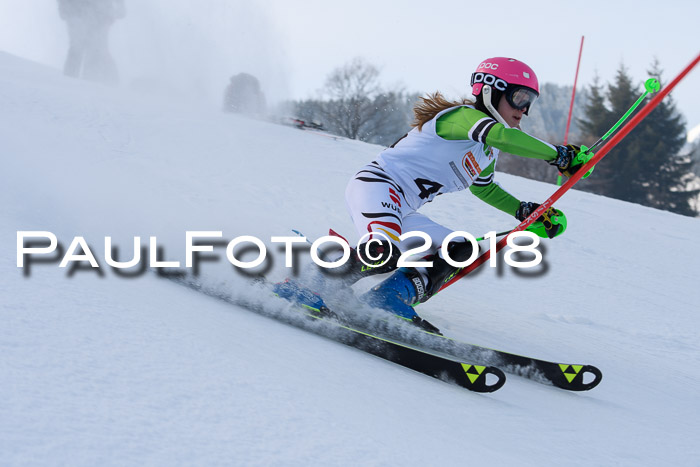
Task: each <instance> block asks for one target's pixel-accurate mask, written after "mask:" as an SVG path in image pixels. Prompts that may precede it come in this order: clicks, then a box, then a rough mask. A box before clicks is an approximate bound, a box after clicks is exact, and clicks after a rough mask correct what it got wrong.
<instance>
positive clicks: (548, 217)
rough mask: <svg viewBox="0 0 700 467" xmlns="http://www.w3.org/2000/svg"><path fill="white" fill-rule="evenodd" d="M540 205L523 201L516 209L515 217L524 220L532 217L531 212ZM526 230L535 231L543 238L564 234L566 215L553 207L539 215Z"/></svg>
mask: <svg viewBox="0 0 700 467" xmlns="http://www.w3.org/2000/svg"><path fill="white" fill-rule="evenodd" d="M539 207H540V205H539V204H538V203H532V202H526V201H521V202H520V207H519V208H518V210H517V211H515V218H516V219H518V220H519V221H520V222H522V221H524V220H525V219H527V218H528V217H530V214H532V213H533V212H535V210H536V209H537V208H539ZM526 230H529V231H530V232H534V233H535V234H537V235H539V236H540V237H542V238H545V237H546V238H554V237H556V236H558V235H561V234H563V233H564V230H566V216H564V213H563V212H561V211H560V210H558V209H554V208H553V207H551V208H549V209H547V210H546V211H545V212H544V213H543V214H542V215H541V216H540V217H538V218H537V219H536V220H535V222H533V223H532V224H530V227H528V228H527V229H526Z"/></svg>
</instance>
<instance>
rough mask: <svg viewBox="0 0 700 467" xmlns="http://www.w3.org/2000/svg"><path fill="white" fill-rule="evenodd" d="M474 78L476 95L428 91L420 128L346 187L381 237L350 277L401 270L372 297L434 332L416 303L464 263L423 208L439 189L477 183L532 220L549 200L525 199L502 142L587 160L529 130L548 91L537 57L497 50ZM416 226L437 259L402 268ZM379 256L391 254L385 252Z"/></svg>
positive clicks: (558, 161) (468, 249) (551, 227)
mask: <svg viewBox="0 0 700 467" xmlns="http://www.w3.org/2000/svg"><path fill="white" fill-rule="evenodd" d="M471 85H472V94H473V95H474V96H475V99H474V100H473V101H472V100H466V99H465V100H463V101H462V102H450V101H448V100H446V99H445V98H443V97H442V95H441V94H440V93H439V92H436V93H434V94H432V95H429V96H428V97H427V98H422V99H421V102H419V103H418V104H417V105H416V107H415V108H414V114H415V122H414V124H413V126H414V128H413V129H412V130H411V131H410V132H409V133H407V134H406V135H405V136H404V137H403V138H401V139H400V140H399V141H397V142H396V143H395V144H394V145H392V146H391V147H389V148H387V149H386V150H384V151H383V152H382V153H381V154H379V156H378V157H377V159H376V160H375V161H373V162H371V163H369V164H368V165H366V166H364V167H363V168H362V169H361V170H360V171H359V172H358V173H357V174H356V175H355V176H354V178H353V179H352V180H351V181H350V183H349V184H348V186H347V190H346V203H347V207H348V210H349V211H350V215H351V216H352V220H353V222H354V224H355V227H356V229H357V231H358V233H359V234H360V236H364V237H365V238H368V234H369V239H370V240H372V241H369V242H368V243H367V244H365V245H366V246H367V248H365V247H364V246H363V245H361V246H360V248H358V251H357V255H351V257H352V260H351V265H350V267H351V274H350V276H349V281H351V282H352V281H356V280H358V279H359V278H361V277H364V276H367V275H372V274H378V273H387V272H391V271H395V272H394V273H393V274H392V275H391V276H390V277H389V278H388V279H386V280H385V281H383V282H382V283H380V284H379V285H378V286H376V287H375V288H373V289H372V290H371V291H370V292H368V293H366V294H365V295H364V296H363V299H364V300H365V301H366V302H367V303H369V304H371V305H373V306H376V307H379V308H383V309H386V310H388V311H391V312H393V313H395V314H397V315H399V316H401V317H403V318H405V319H407V320H411V321H412V322H413V323H415V324H416V325H418V326H420V327H422V328H424V329H426V330H429V331H432V332H439V331H438V330H437V328H435V327H434V326H433V325H431V324H430V323H428V322H427V321H425V320H423V319H421V318H420V317H418V315H417V314H416V312H415V310H414V309H413V305H415V304H417V303H422V302H425V301H426V300H428V298H430V297H431V296H432V295H433V294H435V293H436V292H437V291H438V290H439V289H440V288H441V287H442V285H443V284H444V283H445V282H446V280H448V278H449V277H450V275H451V274H452V273H453V272H454V271H455V269H456V268H454V267H452V266H450V265H448V264H447V262H446V261H445V260H444V259H443V258H442V256H441V252H440V246H441V245H442V241H443V239H445V237H447V235H449V234H450V233H451V232H452V231H451V230H449V229H448V228H446V227H443V226H441V225H439V224H437V223H435V222H434V221H432V220H430V219H429V218H428V217H426V216H425V215H423V214H420V213H418V212H417V211H418V209H419V208H420V207H421V206H423V205H424V204H425V203H429V202H431V201H433V199H435V197H436V196H437V195H440V194H443V193H449V192H454V191H461V190H465V189H467V188H468V189H469V190H470V191H471V192H472V193H473V194H475V195H476V196H477V197H478V198H480V199H481V200H483V201H485V202H486V203H488V204H490V205H491V206H493V207H495V208H497V209H500V210H502V211H504V212H506V213H508V214H510V215H513V216H515V218H516V219H518V220H519V221H522V220H524V219H525V218H527V217H528V216H529V215H530V214H531V213H532V212H533V211H534V210H535V209H536V208H537V207H538V206H539V204H537V203H532V202H525V201H520V200H519V199H517V198H515V197H514V196H513V195H511V194H509V193H508V192H507V191H505V190H504V189H503V188H501V187H500V186H499V185H498V184H497V183H495V182H494V170H495V166H496V161H497V159H498V154H499V151H500V150H503V151H506V152H508V153H511V154H515V155H518V156H522V157H529V158H534V159H542V160H544V161H547V162H548V163H549V164H551V165H554V166H556V167H557V168H558V169H559V171H560V172H561V173H562V174H564V175H566V176H567V177H568V176H571V174H572V173H574V172H575V171H576V170H577V169H578V168H579V167H580V165H576V164H575V163H574V162H573V161H574V157H575V156H576V154H577V153H578V152H579V150H580V148H579V147H577V146H574V145H567V146H554V145H551V144H548V143H546V142H544V141H541V140H539V139H537V138H534V137H532V136H530V135H528V134H526V133H524V132H522V131H520V129H519V125H520V122H521V120H522V118H523V115H527V114H528V111H529V110H530V106H531V105H532V103H533V102H534V101H535V100H536V99H537V97H538V96H539V84H538V81H537V76H536V75H535V72H534V71H533V70H532V69H531V68H530V67H529V66H527V65H526V64H525V63H523V62H520V61H518V60H515V59H513V58H504V57H494V58H489V59H486V60H484V61H483V62H481V63H480V64H479V66H478V67H477V68H476V71H475V72H474V73H473V74H472V76H471ZM559 213H560V212H559ZM555 214H557V211H555V210H554V209H553V208H550V209H548V210H547V211H546V212H545V213H544V214H543V215H542V216H540V217H539V218H538V219H537V222H539V223H541V226H542V227H543V230H544V231H545V232H546V235H547V236H548V237H549V238H553V237H555V236H556V235H558V234H560V233H562V232H563V230H564V228H565V224H564V223H563V222H561V219H562V218H563V214H560V215H559V216H558V217H559V218H560V221H559V222H558V221H557V220H556V219H555V217H554V216H555ZM411 231H422V232H425V233H427V234H428V235H429V236H430V238H431V239H432V249H431V250H429V251H431V252H432V254H431V255H430V256H428V257H427V258H425V260H426V261H432V262H433V266H432V267H430V268H428V267H417V268H401V269H398V270H397V266H396V262H397V260H398V257H399V255H400V252H401V251H402V250H403V251H406V250H407V249H408V248H410V247H412V245H406V244H404V243H405V242H401V241H400V240H399V237H400V236H401V234H402V233H405V232H411ZM389 242H391V243H392V244H393V245H392V246H393V248H392V250H393V252H392V254H391V257H390V258H389V259H388V261H387V262H386V263H385V264H384V265H382V266H380V267H367V266H366V264H370V265H371V264H373V262H374V264H378V263H379V262H381V261H384V260H386V259H387V258H386V256H388V251H389V244H388V243H389ZM447 250H448V252H449V256H450V257H451V258H452V259H453V260H455V261H464V260H466V259H467V258H469V257H470V256H471V253H472V246H471V243H469V242H467V241H461V242H460V241H455V242H450V244H449V245H448V247H447ZM382 253H383V256H382ZM379 256H382V257H381V261H376V258H377V257H379ZM373 260H374V261H373Z"/></svg>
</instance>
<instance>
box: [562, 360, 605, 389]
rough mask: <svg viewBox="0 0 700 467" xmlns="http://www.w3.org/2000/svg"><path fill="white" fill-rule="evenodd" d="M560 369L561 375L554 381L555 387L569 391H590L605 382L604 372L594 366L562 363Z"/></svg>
mask: <svg viewBox="0 0 700 467" xmlns="http://www.w3.org/2000/svg"><path fill="white" fill-rule="evenodd" d="M559 369H560V370H561V373H560V375H559V377H558V378H555V379H554V380H553V383H554V385H555V386H557V387H560V388H562V389H566V390H569V391H589V390H591V389H593V388H594V387H596V386H598V385H599V384H600V382H601V381H602V380H603V372H601V371H600V370H599V369H598V368H597V367H594V366H593V365H568V364H564V363H560V364H559ZM591 376H592V377H593V379H591Z"/></svg>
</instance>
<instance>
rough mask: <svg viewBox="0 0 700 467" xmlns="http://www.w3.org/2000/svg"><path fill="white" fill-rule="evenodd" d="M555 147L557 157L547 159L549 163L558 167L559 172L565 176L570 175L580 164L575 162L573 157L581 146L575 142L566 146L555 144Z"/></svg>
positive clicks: (579, 150)
mask: <svg viewBox="0 0 700 467" xmlns="http://www.w3.org/2000/svg"><path fill="white" fill-rule="evenodd" d="M555 147H556V148H557V157H556V158H554V159H553V160H551V161H548V163H549V165H553V166H555V167H556V168H557V169H559V173H561V174H562V175H564V176H566V177H571V176H572V175H573V174H574V173H576V171H577V170H578V169H580V168H581V165H582V164H575V162H574V158H575V157H576V156H577V155H578V153H579V152H581V147H580V146H576V145H575V144H567V145H566V146H555Z"/></svg>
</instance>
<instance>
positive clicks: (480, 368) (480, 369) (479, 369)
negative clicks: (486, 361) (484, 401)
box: [462, 363, 486, 384]
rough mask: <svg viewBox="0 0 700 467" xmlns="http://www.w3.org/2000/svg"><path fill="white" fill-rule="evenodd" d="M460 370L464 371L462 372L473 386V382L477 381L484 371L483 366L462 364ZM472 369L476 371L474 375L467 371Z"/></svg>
mask: <svg viewBox="0 0 700 467" xmlns="http://www.w3.org/2000/svg"><path fill="white" fill-rule="evenodd" d="M462 368H463V369H464V372H465V373H466V374H467V378H469V381H471V382H472V384H474V381H476V380H477V379H479V376H481V373H483V372H484V370H485V369H486V367H485V366H479V365H468V364H466V363H462ZM472 368H474V370H475V371H476V374H474V372H472V371H469V370H471V369H472Z"/></svg>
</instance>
